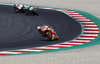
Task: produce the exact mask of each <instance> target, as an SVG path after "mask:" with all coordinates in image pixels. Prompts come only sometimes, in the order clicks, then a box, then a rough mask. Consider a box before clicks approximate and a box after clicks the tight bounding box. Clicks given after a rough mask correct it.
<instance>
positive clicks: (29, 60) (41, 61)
mask: <svg viewBox="0 0 100 64" xmlns="http://www.w3.org/2000/svg"><path fill="white" fill-rule="evenodd" d="M0 2H4V3H25V4H31V5H39V6H51V7H57V8H67V9H75V10H82V11H86V12H89V13H91V14H93V15H95V16H96V17H98V18H100V14H99V12H100V0H91V1H90V0H63V1H62V0H0ZM99 59H100V45H96V46H91V47H86V48H81V49H73V50H63V51H58V52H53V53H43V54H36V55H34V54H33V55H19V56H2V57H0V64H99V63H100V61H99Z"/></svg>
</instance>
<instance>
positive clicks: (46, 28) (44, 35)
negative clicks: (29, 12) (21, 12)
mask: <svg viewBox="0 0 100 64" xmlns="http://www.w3.org/2000/svg"><path fill="white" fill-rule="evenodd" d="M37 29H38V31H39V32H40V33H41V34H42V35H43V37H46V34H47V33H48V32H47V31H50V33H51V34H50V35H51V37H52V39H54V38H55V35H56V36H57V34H56V32H55V31H54V29H53V28H52V27H50V26H47V25H45V26H42V27H41V26H38V27H37ZM57 38H58V37H57Z"/></svg>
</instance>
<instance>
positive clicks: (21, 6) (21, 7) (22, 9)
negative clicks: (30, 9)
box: [14, 4, 25, 12]
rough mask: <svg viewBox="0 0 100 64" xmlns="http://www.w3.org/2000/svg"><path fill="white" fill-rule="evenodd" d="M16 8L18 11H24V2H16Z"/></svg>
mask: <svg viewBox="0 0 100 64" xmlns="http://www.w3.org/2000/svg"><path fill="white" fill-rule="evenodd" d="M14 8H15V10H16V12H24V11H25V7H24V5H22V4H14Z"/></svg>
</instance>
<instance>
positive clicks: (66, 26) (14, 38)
mask: <svg viewBox="0 0 100 64" xmlns="http://www.w3.org/2000/svg"><path fill="white" fill-rule="evenodd" d="M0 8H1V9H0V20H1V21H0V22H1V23H0V26H1V27H0V28H1V29H0V36H1V37H0V51H4V50H16V49H22V48H33V47H41V46H46V45H52V44H57V43H62V42H65V41H70V40H72V39H74V38H75V37H77V36H79V35H80V34H81V32H82V27H81V25H80V23H78V22H77V21H75V20H74V19H73V18H71V17H70V16H68V15H66V14H64V13H62V12H59V11H54V10H48V9H37V12H38V13H39V16H28V15H27V16H26V15H25V13H15V11H14V9H13V6H7V5H0ZM6 9H7V10H6ZM41 25H50V26H52V27H53V28H54V29H55V31H56V32H57V33H58V35H59V40H57V41H49V40H48V38H43V37H42V36H41V35H40V34H39V32H38V31H37V29H36V28H37V26H41Z"/></svg>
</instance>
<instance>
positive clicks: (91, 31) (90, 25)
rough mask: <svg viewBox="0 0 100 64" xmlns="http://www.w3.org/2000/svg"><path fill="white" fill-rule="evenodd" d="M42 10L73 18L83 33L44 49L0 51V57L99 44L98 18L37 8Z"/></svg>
mask: <svg viewBox="0 0 100 64" xmlns="http://www.w3.org/2000/svg"><path fill="white" fill-rule="evenodd" d="M38 8H43V9H51V10H57V11H60V12H63V13H65V14H67V15H69V16H70V17H72V18H74V19H75V20H76V21H77V22H79V23H80V24H81V25H82V27H83V32H82V34H81V35H80V36H78V37H77V38H75V39H74V40H71V41H68V42H63V43H60V44H55V45H48V46H44V47H36V48H29V49H20V50H12V51H2V52H0V55H21V54H35V53H44V52H54V51H58V50H65V49H66V50H67V49H75V48H82V47H88V46H92V45H95V44H96V43H98V42H99V40H98V37H97V36H98V35H99V27H100V26H99V24H98V23H99V22H98V21H99V20H100V19H98V18H96V17H94V16H92V15H91V14H88V13H86V12H82V11H77V10H67V9H66V10H62V9H60V8H59V9H58V8H48V7H38ZM77 45H78V46H77Z"/></svg>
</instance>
